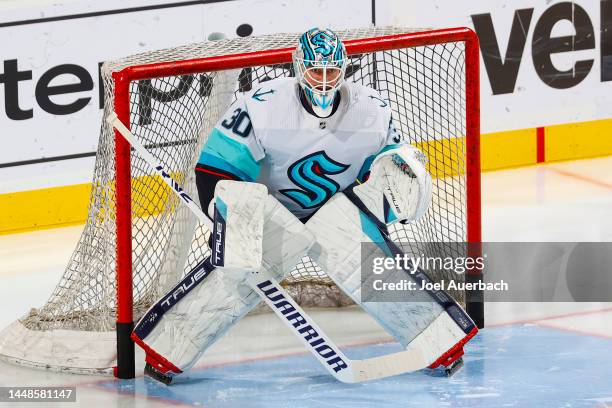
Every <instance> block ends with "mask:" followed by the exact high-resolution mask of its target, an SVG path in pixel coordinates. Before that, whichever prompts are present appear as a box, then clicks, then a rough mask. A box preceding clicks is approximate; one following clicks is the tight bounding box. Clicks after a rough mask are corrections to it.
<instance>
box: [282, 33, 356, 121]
mask: <svg viewBox="0 0 612 408" xmlns="http://www.w3.org/2000/svg"><path fill="white" fill-rule="evenodd" d="M293 65H294V68H295V76H296V78H297V80H298V83H299V84H300V86H301V87H302V89H303V90H304V94H305V95H306V98H307V99H308V102H310V104H311V106H312V110H313V111H314V112H315V113H316V114H317V116H320V117H328V116H329V115H331V112H332V108H333V102H334V98H335V96H336V92H338V89H340V86H341V85H342V82H343V81H344V71H345V70H346V50H345V48H344V44H342V41H341V40H340V38H338V36H337V35H336V34H335V33H334V32H333V31H331V30H330V29H321V28H312V29H310V30H308V31H306V32H305V33H304V34H302V35H301V36H300V39H299V43H298V46H297V48H296V49H295V52H294V54H293Z"/></svg>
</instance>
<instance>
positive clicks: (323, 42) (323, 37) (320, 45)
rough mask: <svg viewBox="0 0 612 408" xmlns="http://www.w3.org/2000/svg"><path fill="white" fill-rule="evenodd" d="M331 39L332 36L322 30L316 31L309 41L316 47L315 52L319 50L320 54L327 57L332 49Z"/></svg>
mask: <svg viewBox="0 0 612 408" xmlns="http://www.w3.org/2000/svg"><path fill="white" fill-rule="evenodd" d="M332 41H333V38H332V36H331V35H329V34H327V33H326V32H324V31H321V32H319V33H317V34H316V35H315V36H314V37H312V38H311V39H310V42H311V43H313V44H314V45H315V47H316V48H315V52H320V53H321V55H323V56H324V57H329V55H330V54H331V53H332V51H333V50H334V46H333V44H332Z"/></svg>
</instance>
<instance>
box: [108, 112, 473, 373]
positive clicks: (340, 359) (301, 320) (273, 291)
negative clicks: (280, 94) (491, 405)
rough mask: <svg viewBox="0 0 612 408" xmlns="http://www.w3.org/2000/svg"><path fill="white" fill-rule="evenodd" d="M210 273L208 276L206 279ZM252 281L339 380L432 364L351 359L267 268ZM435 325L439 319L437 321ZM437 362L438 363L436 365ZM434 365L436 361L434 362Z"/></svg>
mask: <svg viewBox="0 0 612 408" xmlns="http://www.w3.org/2000/svg"><path fill="white" fill-rule="evenodd" d="M106 120H107V122H108V123H109V124H111V125H112V126H113V127H114V128H115V129H117V131H118V132H119V133H120V134H121V135H122V136H123V137H124V138H125V139H126V140H127V141H128V142H129V143H130V145H131V146H132V148H134V150H135V151H136V152H138V154H139V155H140V156H141V157H142V158H143V159H144V160H145V161H146V162H147V163H148V164H149V165H150V166H151V167H153V168H154V169H155V171H156V172H157V174H158V175H159V176H161V178H162V179H163V180H164V181H165V182H166V184H168V186H170V187H171V188H172V191H174V193H175V194H176V195H177V196H178V197H179V198H180V199H181V200H182V201H183V202H184V203H185V204H186V205H187V207H188V208H189V209H190V210H191V211H192V212H193V214H194V215H195V216H196V217H197V218H198V220H200V221H201V222H202V223H203V224H204V225H205V226H206V227H207V228H208V229H209V230H211V231H212V230H213V225H212V221H211V220H210V218H209V217H208V216H207V215H205V214H204V212H203V211H202V210H201V209H200V207H199V206H198V205H197V204H196V203H195V202H194V201H193V199H191V197H189V195H188V194H187V193H186V192H185V191H183V189H182V187H181V186H180V184H179V183H177V182H176V181H175V180H174V179H173V178H172V177H171V176H170V175H169V174H168V173H167V172H166V171H165V169H164V167H163V166H162V164H161V163H160V162H159V161H158V160H157V159H156V158H155V157H154V156H153V155H152V154H151V153H149V152H148V151H147V150H146V149H145V148H144V146H143V145H142V144H141V143H140V142H139V141H138V140H137V139H136V137H135V136H134V135H133V134H132V133H131V132H130V130H129V129H128V128H127V127H126V126H125V125H124V124H123V123H122V122H121V121H120V120H119V118H118V117H117V115H116V114H115V113H111V114H110V115H109V116H108V117H107V119H106ZM207 276H208V274H206V276H204V277H203V278H202V279H205V278H206V277H207ZM248 282H249V284H250V286H251V287H252V288H253V290H254V291H255V292H256V293H257V294H258V295H259V296H260V297H261V298H262V299H263V300H264V301H265V302H266V303H267V304H268V306H270V308H271V309H272V310H273V311H274V313H276V315H277V316H278V317H279V318H280V319H281V320H282V321H283V322H284V323H285V325H286V326H287V327H288V328H289V329H290V330H291V331H292V332H293V333H294V334H295V335H296V336H297V337H298V338H299V339H300V340H301V341H302V343H304V345H305V346H306V348H307V349H308V350H309V351H310V352H311V353H312V354H313V355H314V356H315V357H316V358H317V360H319V362H320V363H321V364H322V365H323V366H324V367H325V368H326V369H327V371H328V372H329V373H330V374H331V375H332V376H333V377H335V378H336V379H337V380H339V381H341V382H345V383H357V382H362V381H367V380H374V379H378V378H385V377H389V376H394V375H398V374H403V373H408V372H412V371H416V370H421V369H424V368H427V367H428V366H430V363H429V362H428V361H427V358H426V356H425V355H423V353H421V352H420V351H419V350H418V348H412V349H408V350H404V351H400V352H396V353H390V354H386V355H382V356H378V357H372V358H368V359H363V360H351V359H349V358H348V357H347V356H346V355H344V353H343V352H342V351H341V350H340V348H339V347H338V346H336V345H335V344H334V343H333V342H332V341H331V339H330V338H329V337H328V336H327V335H326V334H325V333H324V332H323V330H321V328H320V327H319V326H318V325H317V324H316V323H315V322H314V321H313V320H312V319H311V318H310V317H309V316H308V315H307V314H306V313H305V312H304V311H303V310H302V308H301V307H300V306H299V305H298V304H297V303H296V302H295V301H294V300H293V298H291V296H290V295H289V294H288V293H287V292H286V291H285V289H284V288H283V287H282V286H281V285H280V284H279V283H278V282H277V281H276V280H275V279H274V278H273V277H272V276H270V275H269V274H268V273H267V272H266V271H263V270H262V271H257V272H252V273H250V274H249V278H248ZM434 324H435V321H434ZM474 334H475V332H474V331H472V332H470V334H468V336H466V337H464V338H463V339H462V340H460V341H459V342H457V343H456V344H455V345H454V346H453V347H451V348H450V349H449V350H448V351H447V352H446V353H444V354H443V355H442V356H441V357H440V358H439V359H438V360H436V363H437V362H439V361H441V360H442V359H443V358H444V357H445V356H446V357H448V356H452V355H456V354H457V353H458V352H460V351H462V348H463V345H464V344H465V343H466V342H467V341H468V340H469V339H470V338H471V337H472V336H473V335H474ZM436 363H434V364H436ZM432 365H433V364H432Z"/></svg>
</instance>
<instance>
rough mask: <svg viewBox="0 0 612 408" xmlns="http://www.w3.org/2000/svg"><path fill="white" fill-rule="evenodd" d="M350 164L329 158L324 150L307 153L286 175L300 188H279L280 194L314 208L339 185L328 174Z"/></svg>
mask: <svg viewBox="0 0 612 408" xmlns="http://www.w3.org/2000/svg"><path fill="white" fill-rule="evenodd" d="M349 167H350V166H349V165H347V164H342V163H339V162H337V161H335V160H332V159H330V158H329V156H328V155H327V154H325V152H324V151H322V150H321V151H319V152H316V153H312V154H309V155H308V156H306V157H304V158H302V159H300V160H298V161H296V162H295V163H293V164H292V165H291V166H289V169H287V176H289V179H290V180H291V181H292V182H293V183H294V184H295V185H296V186H298V187H301V190H300V189H285V190H280V193H281V194H284V195H285V196H287V197H289V198H290V199H291V200H293V201H295V202H296V203H297V204H299V205H300V206H301V207H302V208H305V209H310V208H316V207H318V206H320V205H321V204H323V203H324V202H326V201H327V200H329V199H330V198H331V196H333V195H334V194H335V193H336V192H338V190H339V189H340V186H339V185H338V183H336V182H335V181H334V180H332V179H330V178H329V177H327V175H329V174H340V173H342V172H343V171H345V170H346V169H348V168H349Z"/></svg>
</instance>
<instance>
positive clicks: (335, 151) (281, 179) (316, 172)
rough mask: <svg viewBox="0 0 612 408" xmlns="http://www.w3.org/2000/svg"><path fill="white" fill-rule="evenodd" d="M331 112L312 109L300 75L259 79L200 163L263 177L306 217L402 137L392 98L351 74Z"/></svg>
mask: <svg viewBox="0 0 612 408" xmlns="http://www.w3.org/2000/svg"><path fill="white" fill-rule="evenodd" d="M339 94H340V100H339V103H338V105H337V107H336V109H335V112H334V113H333V114H332V115H331V116H330V117H328V118H319V117H316V116H315V115H313V114H312V113H309V112H308V111H307V110H306V108H305V107H304V105H303V104H302V102H301V100H300V93H299V88H298V86H297V84H296V82H295V79H293V78H281V79H275V80H271V81H267V82H264V83H261V84H257V85H256V86H254V87H253V89H252V90H251V91H250V92H248V93H245V94H243V95H241V97H239V98H238V99H237V100H236V102H234V103H233V104H232V105H231V106H230V108H229V109H228V110H227V112H226V113H225V114H224V115H223V117H222V118H221V119H220V120H219V122H218V123H217V125H216V126H215V127H214V129H213V130H212V132H211V134H210V136H209V138H208V140H207V142H206V144H205V145H204V147H203V149H202V152H201V154H200V158H199V160H198V168H197V169H196V170H199V171H204V172H212V173H213V174H221V175H225V176H228V178H234V179H240V180H244V181H257V182H258V183H262V184H264V185H266V186H267V187H268V190H269V192H270V193H271V194H273V195H274V196H275V197H276V199H278V200H279V201H280V202H281V203H282V204H283V205H284V206H285V207H286V208H287V209H289V210H290V211H291V212H292V213H293V214H294V215H296V216H297V217H299V218H302V217H306V216H308V215H310V214H311V213H312V212H314V211H315V210H316V209H318V208H319V207H320V206H321V205H323V204H324V203H325V202H326V201H327V200H329V199H330V198H331V197H332V196H333V195H334V194H335V193H336V192H338V191H342V190H344V189H345V188H346V187H347V186H348V185H350V184H351V183H353V182H354V181H355V180H356V179H360V180H363V178H364V176H366V174H367V172H368V170H369V166H370V164H371V163H372V161H373V160H374V158H375V157H376V156H377V155H378V154H381V153H383V152H385V151H386V150H388V149H390V148H394V147H397V146H398V144H400V143H402V142H401V140H400V137H399V135H398V134H397V132H396V130H395V127H394V125H393V123H392V120H391V109H390V107H389V103H388V102H387V101H386V100H385V99H384V98H382V97H381V96H380V94H378V93H377V92H376V91H375V90H374V89H371V88H368V87H365V86H362V85H358V84H354V83H347V82H345V83H344V84H343V85H342V87H341V88H340V92H339Z"/></svg>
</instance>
